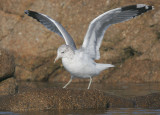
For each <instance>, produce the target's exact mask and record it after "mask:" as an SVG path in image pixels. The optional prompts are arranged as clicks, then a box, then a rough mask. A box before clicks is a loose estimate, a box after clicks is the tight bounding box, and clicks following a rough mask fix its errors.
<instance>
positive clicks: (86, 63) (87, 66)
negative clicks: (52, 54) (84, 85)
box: [62, 52, 97, 78]
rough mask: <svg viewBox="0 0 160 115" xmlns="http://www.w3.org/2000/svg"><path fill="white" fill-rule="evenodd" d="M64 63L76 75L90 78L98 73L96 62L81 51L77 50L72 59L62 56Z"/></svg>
mask: <svg viewBox="0 0 160 115" xmlns="http://www.w3.org/2000/svg"><path fill="white" fill-rule="evenodd" d="M62 63H63V66H64V67H65V69H66V70H67V71H68V72H70V73H71V75H73V76H74V77H80V78H89V77H90V76H91V77H92V76H95V75H97V72H96V64H95V62H94V61H93V60H92V59H90V58H88V56H86V55H85V54H83V53H81V52H76V54H75V56H74V57H73V58H72V59H68V58H62Z"/></svg>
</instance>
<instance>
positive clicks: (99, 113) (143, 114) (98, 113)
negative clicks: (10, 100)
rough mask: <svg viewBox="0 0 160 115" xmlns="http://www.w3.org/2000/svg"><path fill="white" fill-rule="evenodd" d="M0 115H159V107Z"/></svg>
mask: <svg viewBox="0 0 160 115" xmlns="http://www.w3.org/2000/svg"><path fill="white" fill-rule="evenodd" d="M0 115H160V109H140V108H113V109H108V110H77V111H73V110H72V111H69V110H68V111H39V112H21V113H13V112H0Z"/></svg>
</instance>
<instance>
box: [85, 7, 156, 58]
mask: <svg viewBox="0 0 160 115" xmlns="http://www.w3.org/2000/svg"><path fill="white" fill-rule="evenodd" d="M152 9H153V6H148V5H145V4H137V5H131V6H126V7H122V8H116V9H113V10H110V11H108V12H105V13H104V14H102V15H100V16H98V17H97V18H95V19H94V20H93V21H92V22H91V23H90V25H89V28H88V30H87V33H86V35H85V38H84V42H83V44H82V48H83V49H84V51H85V52H87V53H88V54H89V55H90V57H91V58H93V59H99V58H100V53H99V48H100V45H101V42H102V39H103V36H104V33H105V31H106V29H107V28H108V27H109V26H110V25H112V24H116V23H120V22H124V21H127V20H129V19H132V18H134V17H136V16H138V15H140V14H143V13H145V12H147V11H148V10H152Z"/></svg>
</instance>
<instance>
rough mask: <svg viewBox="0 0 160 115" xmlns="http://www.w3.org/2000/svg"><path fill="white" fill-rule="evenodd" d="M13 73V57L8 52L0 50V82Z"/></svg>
mask: <svg viewBox="0 0 160 115" xmlns="http://www.w3.org/2000/svg"><path fill="white" fill-rule="evenodd" d="M14 72H15V63H14V57H13V56H12V55H11V54H10V53H9V52H8V51H6V50H4V49H0V81H2V80H3V79H6V78H8V77H11V76H13V75H14Z"/></svg>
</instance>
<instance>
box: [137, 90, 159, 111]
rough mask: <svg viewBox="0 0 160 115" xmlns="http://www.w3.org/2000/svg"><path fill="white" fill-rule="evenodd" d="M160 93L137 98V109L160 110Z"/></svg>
mask: <svg viewBox="0 0 160 115" xmlns="http://www.w3.org/2000/svg"><path fill="white" fill-rule="evenodd" d="M159 97H160V93H153V94H149V95H146V96H140V97H136V98H135V102H136V107H137V108H154V109H159V108H160V98H159Z"/></svg>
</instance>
